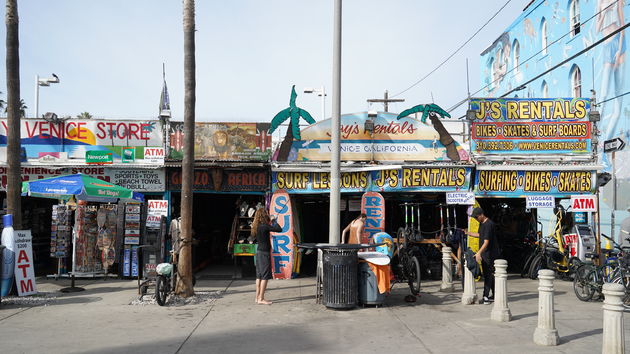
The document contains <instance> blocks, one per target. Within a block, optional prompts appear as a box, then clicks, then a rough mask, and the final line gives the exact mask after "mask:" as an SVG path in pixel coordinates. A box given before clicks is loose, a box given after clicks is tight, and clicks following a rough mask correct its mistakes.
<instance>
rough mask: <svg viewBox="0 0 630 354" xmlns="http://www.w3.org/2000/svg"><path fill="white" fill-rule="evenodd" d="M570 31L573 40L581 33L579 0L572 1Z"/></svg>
mask: <svg viewBox="0 0 630 354" xmlns="http://www.w3.org/2000/svg"><path fill="white" fill-rule="evenodd" d="M569 19H570V21H569V31H571V38H573V37H574V36H575V35H576V34H578V33H580V3H579V1H578V0H571V2H570V3H569Z"/></svg>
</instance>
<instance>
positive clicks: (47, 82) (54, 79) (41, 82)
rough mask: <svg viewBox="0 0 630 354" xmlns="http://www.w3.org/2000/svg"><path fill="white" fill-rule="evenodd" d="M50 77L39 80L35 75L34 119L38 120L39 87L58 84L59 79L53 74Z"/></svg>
mask: <svg viewBox="0 0 630 354" xmlns="http://www.w3.org/2000/svg"><path fill="white" fill-rule="evenodd" d="M52 76H53V77H45V78H40V77H39V75H35V118H39V117H38V116H39V87H40V86H50V84H58V83H59V77H58V76H57V75H55V74H54V73H53V74H52Z"/></svg>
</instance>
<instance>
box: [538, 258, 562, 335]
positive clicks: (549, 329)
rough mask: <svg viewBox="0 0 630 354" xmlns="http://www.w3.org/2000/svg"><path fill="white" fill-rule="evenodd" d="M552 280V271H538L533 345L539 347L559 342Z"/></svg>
mask: <svg viewBox="0 0 630 354" xmlns="http://www.w3.org/2000/svg"><path fill="white" fill-rule="evenodd" d="M554 279H555V273H554V272H553V270H550V269H541V270H539V271H538V281H539V283H538V326H537V327H536V330H535V331H534V343H536V344H539V345H558V343H559V342H560V337H559V336H558V330H556V320H555V316H554V306H553V280H554Z"/></svg>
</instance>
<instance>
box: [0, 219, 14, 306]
mask: <svg viewBox="0 0 630 354" xmlns="http://www.w3.org/2000/svg"><path fill="white" fill-rule="evenodd" d="M2 223H3V224H4V229H2V245H3V246H4V247H6V248H5V249H4V252H3V254H2V262H3V264H2V277H1V285H2V290H1V291H0V295H1V296H2V297H4V296H7V295H9V292H10V291H11V288H12V287H13V276H14V274H15V270H14V267H15V234H14V232H13V215H11V214H7V215H4V216H2Z"/></svg>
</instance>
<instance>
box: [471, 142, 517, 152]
mask: <svg viewBox="0 0 630 354" xmlns="http://www.w3.org/2000/svg"><path fill="white" fill-rule="evenodd" d="M477 150H514V143H513V142H511V141H478V142H477Z"/></svg>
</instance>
